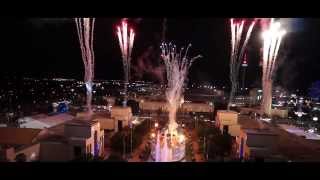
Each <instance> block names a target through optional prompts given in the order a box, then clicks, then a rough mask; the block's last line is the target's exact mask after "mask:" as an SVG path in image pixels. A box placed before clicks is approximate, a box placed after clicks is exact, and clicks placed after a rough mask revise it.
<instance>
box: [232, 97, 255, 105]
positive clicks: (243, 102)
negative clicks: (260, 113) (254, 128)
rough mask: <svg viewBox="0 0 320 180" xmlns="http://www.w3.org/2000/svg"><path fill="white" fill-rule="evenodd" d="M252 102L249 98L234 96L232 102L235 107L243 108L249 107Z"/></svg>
mask: <svg viewBox="0 0 320 180" xmlns="http://www.w3.org/2000/svg"><path fill="white" fill-rule="evenodd" d="M252 102H253V98H252V97H251V96H236V97H235V98H234V100H233V103H234V104H235V106H238V107H244V106H249V105H251V104H252Z"/></svg>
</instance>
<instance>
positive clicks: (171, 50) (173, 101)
mask: <svg viewBox="0 0 320 180" xmlns="http://www.w3.org/2000/svg"><path fill="white" fill-rule="evenodd" d="M190 47H191V44H189V45H188V47H187V49H186V50H185V51H184V48H183V47H182V48H181V49H180V52H177V48H176V46H175V45H172V44H171V43H169V44H166V43H162V45H161V46H160V48H161V50H162V53H161V57H162V59H163V61H164V64H165V67H166V72H167V80H168V85H167V89H166V98H167V101H168V103H169V125H168V129H169V132H170V134H171V135H172V134H175V132H176V128H177V123H176V112H177V109H178V107H179V105H180V102H181V96H182V94H183V92H184V88H183V85H184V82H185V81H186V78H187V75H188V70H189V69H190V67H191V65H192V63H193V62H194V61H195V60H196V59H198V58H200V57H202V56H201V55H198V56H196V57H193V58H188V57H187V54H188V50H189V48H190Z"/></svg>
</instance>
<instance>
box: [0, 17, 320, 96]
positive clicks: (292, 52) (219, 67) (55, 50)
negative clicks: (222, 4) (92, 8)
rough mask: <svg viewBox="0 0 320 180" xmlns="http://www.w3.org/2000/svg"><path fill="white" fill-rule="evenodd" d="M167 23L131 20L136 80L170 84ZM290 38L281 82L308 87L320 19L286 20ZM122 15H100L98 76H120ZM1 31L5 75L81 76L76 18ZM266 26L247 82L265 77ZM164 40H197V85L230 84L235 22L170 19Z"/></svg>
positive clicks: (16, 22)
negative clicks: (165, 62) (164, 52)
mask: <svg viewBox="0 0 320 180" xmlns="http://www.w3.org/2000/svg"><path fill="white" fill-rule="evenodd" d="M162 20H163V19H161V18H158V19H153V18H135V19H133V18H131V19H129V24H131V25H132V26H133V27H134V29H135V30H136V40H135V44H134V49H133V54H132V57H133V60H132V63H133V65H132V67H133V69H132V80H150V81H155V82H161V81H164V80H163V77H164V76H162V75H161V72H162V70H163V68H162V67H163V66H162V64H161V60H159V56H158V55H159V45H160V40H161V32H162ZM281 21H283V23H284V25H285V26H284V28H286V29H287V31H288V33H287V35H286V36H285V38H284V39H283V44H282V46H281V49H280V52H279V59H278V62H279V68H278V71H277V73H276V81H275V83H276V84H279V85H282V86H283V87H284V88H287V89H289V90H295V89H297V88H299V89H301V90H306V89H307V88H309V87H310V85H311V83H312V82H314V81H315V80H320V71H319V70H320V62H319V60H320V59H319V56H320V47H319V46H318V44H319V43H320V33H319V32H320V19H281ZM119 22H120V18H97V19H96V25H95V42H94V51H95V57H96V60H95V62H96V65H95V76H96V78H95V79H122V78H123V72H122V62H121V54H120V49H119V45H118V41H117V39H116V33H115V27H116V25H117V24H118V23H119ZM3 24H6V25H5V26H3V27H2V28H1V30H0V31H1V44H2V46H1V47H2V48H1V54H2V56H1V57H2V58H1V62H2V63H1V64H2V65H1V76H3V75H9V76H12V75H16V76H18V77H22V76H28V77H63V78H75V79H82V78H83V73H84V72H83V64H82V59H81V51H80V47H79V42H78V37H77V34H76V26H75V23H74V21H73V20H72V19H70V18H24V19H18V18H16V19H5V20H3ZM260 35H261V30H260V26H259V25H257V26H255V28H254V31H253V34H252V37H251V39H250V41H249V44H248V48H247V53H248V61H249V67H248V69H247V75H246V77H247V81H246V84H247V86H249V87H252V86H259V84H260V80H261V67H259V61H260V48H261V47H262V40H261V37H260ZM166 39H167V40H169V41H171V42H174V43H175V44H177V46H178V47H180V46H182V45H183V46H186V45H187V44H188V43H192V45H193V46H192V48H191V51H190V55H191V56H195V55H198V54H201V55H202V56H203V58H202V59H200V60H198V61H196V62H195V63H194V64H193V66H192V68H191V72H190V75H189V80H190V81H191V82H197V83H214V84H215V85H219V86H221V85H229V75H228V73H229V51H230V25H229V21H228V19H221V18H194V19H187V18H176V19H175V18H168V22H167V34H166Z"/></svg>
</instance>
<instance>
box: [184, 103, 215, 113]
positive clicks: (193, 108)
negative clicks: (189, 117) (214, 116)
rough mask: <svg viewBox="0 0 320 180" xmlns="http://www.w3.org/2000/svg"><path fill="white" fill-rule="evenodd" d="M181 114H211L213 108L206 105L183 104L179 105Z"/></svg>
mask: <svg viewBox="0 0 320 180" xmlns="http://www.w3.org/2000/svg"><path fill="white" fill-rule="evenodd" d="M180 110H181V111H182V112H199V113H213V111H214V106H213V105H209V104H206V103H194V102H185V103H183V104H182V105H181V107H180Z"/></svg>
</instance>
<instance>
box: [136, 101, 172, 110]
mask: <svg viewBox="0 0 320 180" xmlns="http://www.w3.org/2000/svg"><path fill="white" fill-rule="evenodd" d="M139 108H140V109H141V110H142V111H158V110H161V111H167V110H168V103H167V102H166V101H147V100H141V101H140V103H139Z"/></svg>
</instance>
